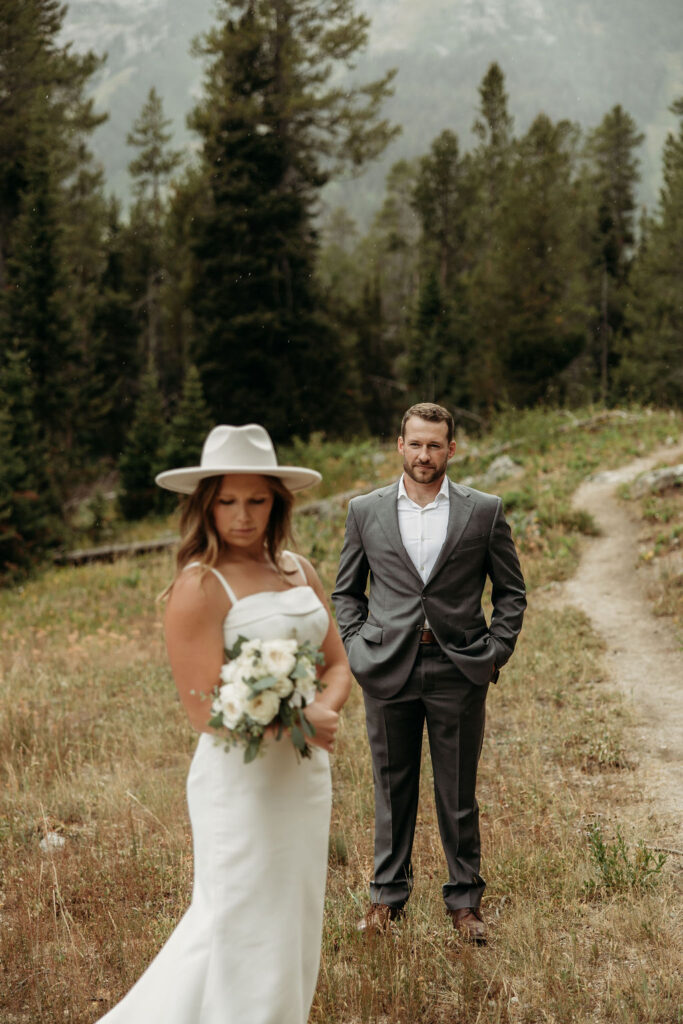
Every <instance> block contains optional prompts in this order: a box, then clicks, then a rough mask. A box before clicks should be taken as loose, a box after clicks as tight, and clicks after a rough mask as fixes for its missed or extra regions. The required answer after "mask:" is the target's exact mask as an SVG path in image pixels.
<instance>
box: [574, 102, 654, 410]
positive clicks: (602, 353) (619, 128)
mask: <svg viewBox="0 0 683 1024" xmlns="http://www.w3.org/2000/svg"><path fill="white" fill-rule="evenodd" d="M643 138H644V136H643V135H642V134H640V133H639V132H638V130H637V128H636V123H635V121H634V120H633V118H632V117H631V115H630V114H628V113H627V112H626V111H625V110H623V108H622V107H621V106H615V107H613V108H612V110H611V111H610V112H609V113H608V114H606V115H605V117H604V118H603V120H602V122H601V123H600V125H599V126H598V127H597V128H595V129H594V130H593V131H592V132H591V133H590V134H589V136H588V141H587V145H586V157H587V159H588V164H589V172H588V173H589V181H590V184H591V186H592V191H593V196H594V203H595V208H594V214H593V216H594V229H593V268H592V274H591V280H592V286H593V295H594V298H593V303H594V308H595V313H594V322H593V336H594V352H595V359H596V363H597V364H598V367H599V378H600V393H601V397H602V400H603V402H604V401H606V399H607V396H608V392H609V376H610V367H611V364H612V362H613V339H614V338H615V337H616V336H617V335H619V334H620V332H621V331H622V328H623V325H624V303H625V301H626V295H627V284H628V274H629V270H630V265H631V260H632V256H633V245H634V241H635V231H634V228H635V224H634V216H635V209H636V195H635V192H636V186H637V184H638V181H639V180H640V175H639V172H638V164H639V160H638V158H637V156H636V152H635V151H636V150H637V148H638V147H639V146H640V145H641V143H642V141H643Z"/></svg>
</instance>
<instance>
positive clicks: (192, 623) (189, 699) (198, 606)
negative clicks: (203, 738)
mask: <svg viewBox="0 0 683 1024" xmlns="http://www.w3.org/2000/svg"><path fill="white" fill-rule="evenodd" d="M229 608H230V602H229V601H228V598H227V595H226V594H225V592H224V591H223V588H222V587H221V585H220V583H219V582H218V580H217V579H216V578H215V577H214V576H213V574H211V573H201V572H200V571H199V570H191V569H190V570H187V571H186V572H184V573H181V575H180V576H179V577H178V578H177V580H176V581H175V583H174V584H173V589H172V590H171V593H170V595H169V598H168V603H167V605H166V613H165V616H164V630H165V634H166V649H167V651H168V658H169V661H170V663H171V671H172V673H173V678H174V680H175V684H176V686H177V688H178V694H179V696H180V700H181V702H182V704H183V707H184V708H185V711H186V712H187V716H188V718H189V719H190V723H191V724H192V726H193V727H194V728H195V729H197V731H198V732H213V731H214V730H212V729H210V728H209V724H208V722H209V718H210V717H211V699H210V695H211V691H212V690H213V688H214V686H215V685H216V684H217V683H218V680H219V676H220V670H221V666H222V665H223V663H224V661H225V657H224V651H223V621H224V619H225V616H226V615H227V613H228V609H229Z"/></svg>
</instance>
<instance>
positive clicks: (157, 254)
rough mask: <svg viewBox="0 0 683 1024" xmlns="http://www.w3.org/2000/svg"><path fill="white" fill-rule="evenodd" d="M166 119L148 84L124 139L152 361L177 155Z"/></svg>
mask: <svg viewBox="0 0 683 1024" xmlns="http://www.w3.org/2000/svg"><path fill="white" fill-rule="evenodd" d="M170 124H171V121H170V119H169V118H165V117H164V112H163V106H162V102H161V99H160V97H159V95H158V94H157V91H156V89H154V88H152V89H150V91H149V94H148V96H147V100H146V102H145V104H144V106H143V107H142V110H141V111H140V114H139V115H138V117H137V118H136V120H135V122H134V124H133V130H132V131H131V132H129V133H128V135H127V137H126V142H127V144H128V145H129V146H131V147H133V148H134V149H136V150H137V156H136V157H135V158H134V159H133V160H131V161H130V163H129V164H128V170H129V172H130V175H131V177H132V179H133V194H134V195H135V197H136V203H135V204H134V206H133V209H132V211H131V229H132V231H133V232H134V237H135V243H136V250H137V262H138V264H140V272H141V277H142V279H143V280H144V286H143V287H144V291H143V293H142V296H141V301H140V313H141V314H142V316H144V319H145V325H146V335H147V339H146V351H147V354H148V355H149V356H151V358H152V359H154V360H155V363H158V361H159V358H158V357H159V354H160V353H159V348H160V344H161V331H162V325H161V322H160V321H161V308H160V292H161V287H162V283H163V279H164V274H165V264H166V248H167V247H166V245H165V238H164V230H163V229H164V214H165V203H164V189H165V187H166V186H167V183H168V179H169V178H170V176H171V174H172V173H173V171H174V170H175V169H176V168H177V167H178V165H179V164H180V160H181V153H180V151H178V150H173V149H170V148H169V142H170V140H171V138H172V133H171V132H170V131H168V127H169V125H170Z"/></svg>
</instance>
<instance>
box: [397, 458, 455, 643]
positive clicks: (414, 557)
mask: <svg viewBox="0 0 683 1024" xmlns="http://www.w3.org/2000/svg"><path fill="white" fill-rule="evenodd" d="M449 503H450V498H449V492H448V478H447V477H446V476H444V478H443V480H442V481H441V487H440V489H439V493H438V494H437V495H436V497H435V498H434V501H430V503H429V504H428V505H418V504H417V502H416V501H413V499H412V498H409V497H408V493H407V491H406V487H405V483H404V480H403V477H401V479H400V481H399V485H398V497H397V508H398V528H399V530H400V533H401V540H402V542H403V547H404V548H405V549H406V551H407V552H408V554H409V555H410V560H411V562H412V563H413V565H414V566H415V568H416V569H417V571H418V573H419V574H420V576H421V577H422V582H423V583H426V582H427V580H428V579H429V574H430V573H431V571H432V569H433V568H434V565H435V564H436V560H437V558H438V557H439V553H440V551H441V548H442V547H443V544H444V541H445V540H446V533H447V532H448V507H449ZM428 628H429V626H428V624H427V622H426V621H425V629H428Z"/></svg>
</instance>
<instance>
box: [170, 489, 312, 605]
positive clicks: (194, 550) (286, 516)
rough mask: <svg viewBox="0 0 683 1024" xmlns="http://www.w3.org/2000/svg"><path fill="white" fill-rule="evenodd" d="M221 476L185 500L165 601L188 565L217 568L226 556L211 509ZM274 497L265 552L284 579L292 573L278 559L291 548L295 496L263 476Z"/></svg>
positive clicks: (292, 543)
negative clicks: (174, 566)
mask: <svg viewBox="0 0 683 1024" xmlns="http://www.w3.org/2000/svg"><path fill="white" fill-rule="evenodd" d="M223 479H224V477H223V476H210V477H205V478H204V479H203V480H200V481H199V483H198V484H197V486H196V488H195V489H194V491H193V492H192V494H189V495H187V497H185V498H184V500H183V503H182V505H181V511H180V546H179V547H178V551H177V554H176V574H175V577H174V579H173V581H172V582H171V583H170V584H169V586H168V587H167V588H166V590H165V591H164V592H163V594H161V597H162V598H163V597H168V595H169V594H170V592H171V589H172V587H173V583H175V581H176V580H177V579H178V576H179V574H180V573H181V572H182V571H183V569H184V568H185V566H187V565H189V564H190V562H194V561H197V562H201V564H202V569H203V571H208V570H209V569H211V568H214V567H215V566H216V565H218V563H219V561H220V560H221V556H222V555H223V554H224V553H225V544H224V543H223V541H222V540H221V537H220V535H219V533H218V530H217V529H216V524H215V521H214V517H213V507H214V503H215V501H216V498H217V496H218V492H219V491H220V489H221V486H222V484H223ZM264 479H265V480H266V481H267V483H268V486H269V488H270V491H271V493H272V495H273V507H272V508H271V510H270V516H269V517H268V525H267V526H266V536H265V549H266V553H267V555H268V558H269V559H270V561H271V562H272V563H273V565H274V566H275V569H276V570H277V572H278V575H280V576H281V577H282V579H283V580H284V579H285V576H286V575H291V573H292V572H294V571H295V570H293V569H292V570H286V569H283V568H282V566H281V564H280V555H281V553H282V550H283V548H284V547H285V545H286V544H291V545H292V546H293V545H294V541H293V537H292V507H293V505H294V495H293V494H292V492H291V491H290V490H289V488H288V487H286V486H285V485H284V484H283V483H282V481H281V480H280V479H278V477H275V476H267V475H266V474H264Z"/></svg>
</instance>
